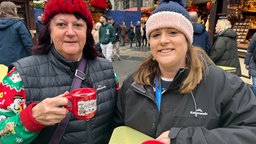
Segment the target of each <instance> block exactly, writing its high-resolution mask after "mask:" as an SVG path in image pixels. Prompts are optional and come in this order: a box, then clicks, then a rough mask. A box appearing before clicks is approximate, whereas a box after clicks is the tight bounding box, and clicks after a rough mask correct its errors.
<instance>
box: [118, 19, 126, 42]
mask: <svg viewBox="0 0 256 144" xmlns="http://www.w3.org/2000/svg"><path fill="white" fill-rule="evenodd" d="M120 28H121V32H120V36H121V37H120V41H121V45H122V46H125V38H126V31H127V30H126V25H125V22H124V21H123V22H122V24H121V26H120Z"/></svg>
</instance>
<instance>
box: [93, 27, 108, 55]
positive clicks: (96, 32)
mask: <svg viewBox="0 0 256 144" xmlns="http://www.w3.org/2000/svg"><path fill="white" fill-rule="evenodd" d="M100 27H101V23H100V22H97V23H96V24H94V28H93V29H92V36H93V39H94V42H95V48H96V52H97V54H98V56H99V57H103V58H105V56H104V55H103V53H102V49H101V47H100V39H99V29H100Z"/></svg>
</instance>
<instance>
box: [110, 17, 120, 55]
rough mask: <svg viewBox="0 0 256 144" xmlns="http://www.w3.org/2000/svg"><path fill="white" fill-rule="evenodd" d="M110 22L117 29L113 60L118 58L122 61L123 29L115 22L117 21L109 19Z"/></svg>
mask: <svg viewBox="0 0 256 144" xmlns="http://www.w3.org/2000/svg"><path fill="white" fill-rule="evenodd" d="M108 22H109V23H110V24H112V26H113V27H114V29H115V40H114V41H113V55H112V58H115V56H116V57H117V59H118V60H121V58H120V50H119V46H120V33H121V27H120V25H119V24H118V23H116V22H115V20H114V19H113V18H112V17H108Z"/></svg>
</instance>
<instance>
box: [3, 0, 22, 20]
mask: <svg viewBox="0 0 256 144" xmlns="http://www.w3.org/2000/svg"><path fill="white" fill-rule="evenodd" d="M0 16H1V17H13V18H19V16H18V14H17V8H16V5H15V4H14V3H13V2H11V1H3V2H1V4H0Z"/></svg>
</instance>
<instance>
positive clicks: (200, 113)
mask: <svg viewBox="0 0 256 144" xmlns="http://www.w3.org/2000/svg"><path fill="white" fill-rule="evenodd" d="M190 114H193V115H195V117H197V115H203V116H206V115H208V113H206V112H203V111H202V110H201V109H197V110H196V111H190Z"/></svg>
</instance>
